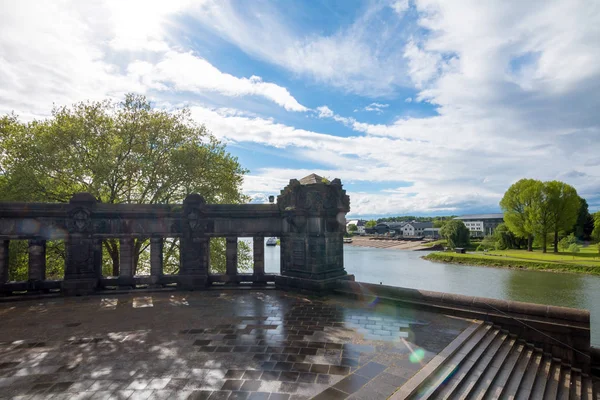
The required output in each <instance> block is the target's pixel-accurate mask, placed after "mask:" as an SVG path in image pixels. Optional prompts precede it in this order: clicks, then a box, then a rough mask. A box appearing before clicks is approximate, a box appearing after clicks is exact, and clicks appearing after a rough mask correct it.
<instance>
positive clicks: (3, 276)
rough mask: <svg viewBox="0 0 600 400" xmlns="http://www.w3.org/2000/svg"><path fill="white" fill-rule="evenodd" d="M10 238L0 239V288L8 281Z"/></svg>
mask: <svg viewBox="0 0 600 400" xmlns="http://www.w3.org/2000/svg"><path fill="white" fill-rule="evenodd" d="M9 245H10V240H0V288H1V287H2V285H4V284H5V283H6V282H7V281H8V261H9V259H8V254H9V253H8V246H9Z"/></svg>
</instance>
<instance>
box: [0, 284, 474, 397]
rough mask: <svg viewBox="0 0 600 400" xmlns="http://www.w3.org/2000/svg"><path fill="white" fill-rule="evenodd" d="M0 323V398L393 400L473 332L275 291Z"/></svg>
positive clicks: (18, 305)
mask: <svg viewBox="0 0 600 400" xmlns="http://www.w3.org/2000/svg"><path fill="white" fill-rule="evenodd" d="M0 318H2V338H1V339H0V340H2V342H0V397H1V398H11V397H16V398H29V397H30V396H32V395H35V396H36V398H37V397H39V398H52V399H61V398H65V399H67V398H75V397H76V398H92V397H93V398H94V399H96V398H118V399H128V398H129V399H138V398H139V399H141V398H153V399H159V398H164V399H167V398H169V399H170V398H183V399H187V398H192V399H208V398H210V399H221V398H223V399H225V398H229V399H307V398H312V397H315V396H316V398H319V399H335V398H386V397H387V396H389V395H390V394H391V393H393V392H394V391H395V390H396V389H397V388H398V387H400V386H401V385H402V384H403V383H404V382H406V380H408V379H409V378H410V377H411V376H412V375H414V374H415V373H416V372H417V371H418V370H419V369H420V368H421V367H422V366H423V365H425V364H426V363H427V362H428V361H429V360H431V358H433V356H435V354H437V353H438V352H439V351H441V350H442V349H443V348H444V347H445V346H446V345H447V344H448V343H449V342H450V341H451V340H452V339H454V338H455V337H456V336H457V335H458V334H459V333H460V332H461V331H462V330H463V329H464V328H465V327H466V326H468V324H469V322H468V321H465V320H462V319H456V318H449V317H445V316H443V315H439V314H433V313H427V312H423V311H416V310H411V309H407V308H400V307H397V306H394V305H389V304H383V303H381V304H378V303H371V304H364V303H360V302H358V301H354V300H351V299H348V298H345V297H339V296H330V297H326V298H313V297H308V296H305V295H299V294H291V293H287V292H281V291H275V290H262V291H261V290H252V291H249V290H229V291H227V290H223V291H206V292H154V293H143V294H142V293H137V294H136V293H134V294H129V295H110V294H106V293H105V294H103V295H101V296H90V297H84V298H54V299H46V300H28V301H23V302H11V303H3V304H0ZM17 396H25V397H17Z"/></svg>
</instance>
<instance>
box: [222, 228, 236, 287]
mask: <svg viewBox="0 0 600 400" xmlns="http://www.w3.org/2000/svg"><path fill="white" fill-rule="evenodd" d="M225 240H226V244H227V246H226V248H225V257H226V264H225V265H226V267H225V274H226V275H227V278H228V280H229V283H237V273H238V270H237V264H238V239H237V237H227V238H226V239H225Z"/></svg>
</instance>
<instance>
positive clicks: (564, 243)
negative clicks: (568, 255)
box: [558, 233, 577, 251]
mask: <svg viewBox="0 0 600 400" xmlns="http://www.w3.org/2000/svg"><path fill="white" fill-rule="evenodd" d="M573 243H575V244H577V237H575V235H574V234H572V233H571V234H570V235H569V236H565V237H564V238H562V239H560V241H559V242H558V248H559V249H561V250H562V251H567V250H568V249H569V247H570V246H571V245H572V244H573Z"/></svg>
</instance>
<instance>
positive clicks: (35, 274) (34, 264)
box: [29, 239, 46, 290]
mask: <svg viewBox="0 0 600 400" xmlns="http://www.w3.org/2000/svg"><path fill="white" fill-rule="evenodd" d="M45 280H46V241H45V240H41V239H30V240H29V289H30V290H41V289H42V284H41V283H42V282H43V281H45Z"/></svg>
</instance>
